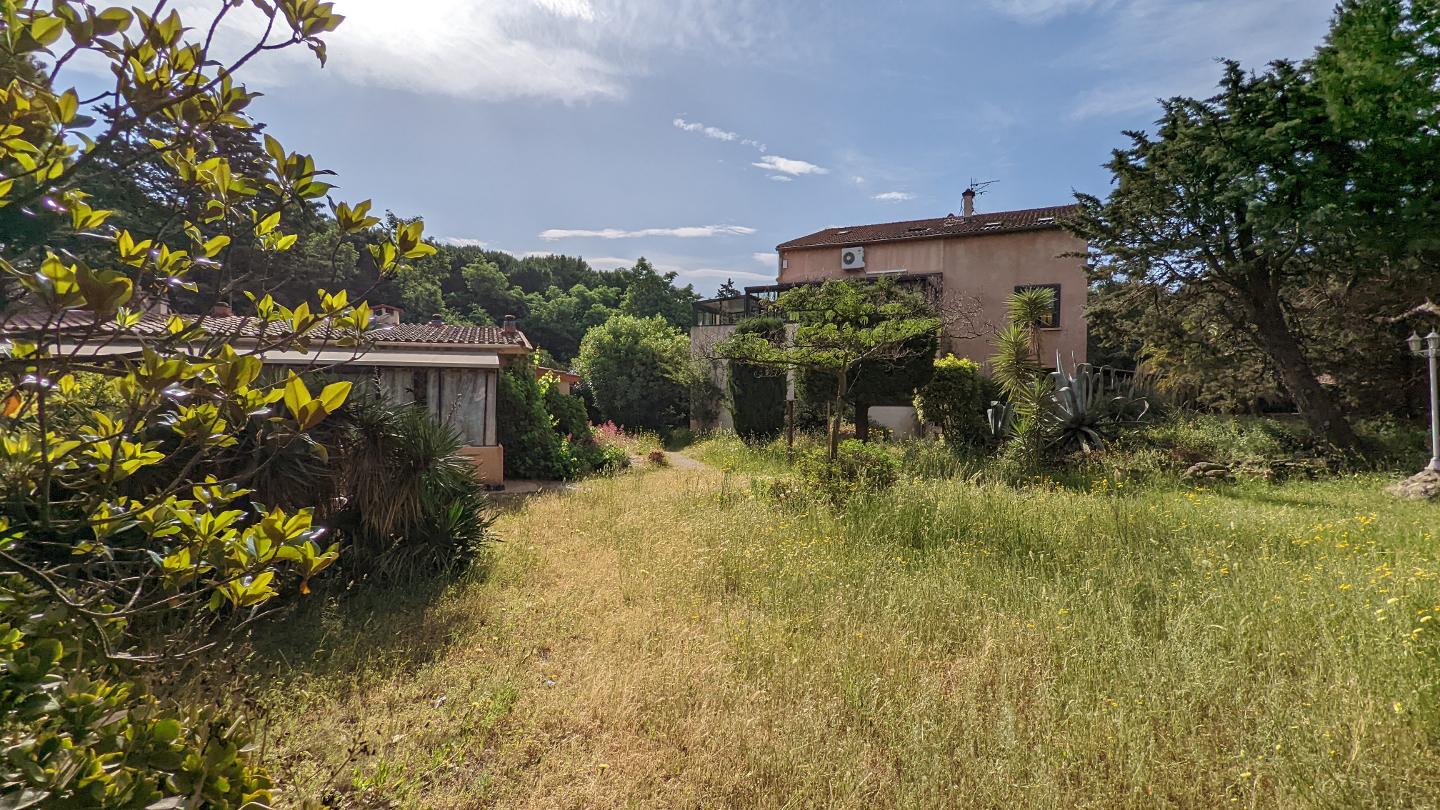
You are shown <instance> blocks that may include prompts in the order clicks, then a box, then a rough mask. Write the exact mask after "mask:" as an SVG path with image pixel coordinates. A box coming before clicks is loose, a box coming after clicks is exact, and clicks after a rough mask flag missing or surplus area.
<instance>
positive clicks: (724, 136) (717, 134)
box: [670, 116, 740, 141]
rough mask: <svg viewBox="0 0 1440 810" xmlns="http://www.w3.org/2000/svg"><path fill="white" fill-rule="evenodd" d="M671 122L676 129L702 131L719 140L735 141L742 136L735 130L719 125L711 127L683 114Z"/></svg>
mask: <svg viewBox="0 0 1440 810" xmlns="http://www.w3.org/2000/svg"><path fill="white" fill-rule="evenodd" d="M670 123H671V124H674V125H675V128H676V129H683V130H685V131H686V132H701V133H704V134H705V137H707V138H714V139H715V140H717V141H733V140H736V139H737V138H739V137H740V136H739V135H737V134H735V133H734V132H727V131H726V130H723V129H721V128H719V127H711V126H706V125H705V124H701V123H698V122H693V121H686V120H685V119H684V118H683V117H681V116H676V117H675V120H674V121H671V122H670Z"/></svg>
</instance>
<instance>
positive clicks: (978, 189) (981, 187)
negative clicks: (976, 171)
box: [967, 177, 1000, 196]
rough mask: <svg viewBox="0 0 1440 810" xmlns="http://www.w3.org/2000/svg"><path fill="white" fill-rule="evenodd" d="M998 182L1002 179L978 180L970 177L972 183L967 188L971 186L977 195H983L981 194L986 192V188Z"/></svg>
mask: <svg viewBox="0 0 1440 810" xmlns="http://www.w3.org/2000/svg"><path fill="white" fill-rule="evenodd" d="M998 182H1000V181H999V180H976V179H975V178H973V177H972V178H970V185H969V186H967V188H969V189H970V190H971V191H973V192H975V194H976V196H979V195H981V194H984V193H985V190H986V189H988V188H990V187H991V186H993V185H995V184H996V183H998Z"/></svg>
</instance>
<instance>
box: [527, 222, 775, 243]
mask: <svg viewBox="0 0 1440 810" xmlns="http://www.w3.org/2000/svg"><path fill="white" fill-rule="evenodd" d="M752 233H755V229H754V228H747V227H745V226H744V225H693V226H690V227H685V228H641V229H639V230H634V231H626V230H621V229H619V228H603V229H600V230H583V229H569V228H550V229H548V230H544V231H541V232H540V238H541V239H545V240H548V241H554V240H557V239H638V238H643V237H651V236H673V237H676V238H678V239H703V238H707V237H712V236H748V235H750V234H752Z"/></svg>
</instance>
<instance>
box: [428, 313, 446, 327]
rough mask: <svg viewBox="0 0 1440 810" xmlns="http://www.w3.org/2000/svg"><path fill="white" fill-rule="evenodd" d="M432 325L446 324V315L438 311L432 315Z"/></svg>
mask: <svg viewBox="0 0 1440 810" xmlns="http://www.w3.org/2000/svg"><path fill="white" fill-rule="evenodd" d="M430 325H431V326H444V325H445V316H444V315H441V314H440V313H438V312H437V313H435V314H434V315H431V316H430Z"/></svg>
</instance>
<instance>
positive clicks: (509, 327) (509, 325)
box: [500, 315, 517, 335]
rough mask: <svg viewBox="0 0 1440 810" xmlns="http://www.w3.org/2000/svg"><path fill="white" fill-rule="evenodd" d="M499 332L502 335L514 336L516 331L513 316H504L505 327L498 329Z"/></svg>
mask: <svg viewBox="0 0 1440 810" xmlns="http://www.w3.org/2000/svg"><path fill="white" fill-rule="evenodd" d="M500 331H501V332H502V333H503V334H506V335H513V334H515V332H516V331H517V330H516V329H515V316H514V315H506V316H505V325H504V326H502V327H500Z"/></svg>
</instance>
